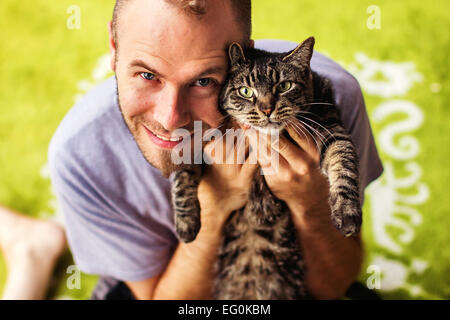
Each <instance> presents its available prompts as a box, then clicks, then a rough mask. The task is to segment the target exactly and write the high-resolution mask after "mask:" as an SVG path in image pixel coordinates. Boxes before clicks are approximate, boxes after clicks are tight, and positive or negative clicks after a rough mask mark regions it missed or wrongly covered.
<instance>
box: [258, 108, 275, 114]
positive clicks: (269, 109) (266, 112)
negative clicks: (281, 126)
mask: <svg viewBox="0 0 450 320" xmlns="http://www.w3.org/2000/svg"><path fill="white" fill-rule="evenodd" d="M259 110H261V111H262V112H263V113H264V114H265V115H266V116H270V114H271V113H272V111H273V108H272V107H263V108H260V109H259Z"/></svg>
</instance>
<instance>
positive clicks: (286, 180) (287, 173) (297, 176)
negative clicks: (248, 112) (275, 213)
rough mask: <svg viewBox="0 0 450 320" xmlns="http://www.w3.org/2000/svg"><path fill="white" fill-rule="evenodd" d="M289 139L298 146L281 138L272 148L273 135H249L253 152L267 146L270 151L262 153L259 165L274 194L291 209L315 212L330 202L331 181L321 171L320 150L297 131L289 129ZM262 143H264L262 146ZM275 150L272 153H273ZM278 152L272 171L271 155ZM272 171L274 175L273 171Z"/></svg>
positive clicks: (285, 138) (252, 132) (256, 133)
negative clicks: (320, 205)
mask: <svg viewBox="0 0 450 320" xmlns="http://www.w3.org/2000/svg"><path fill="white" fill-rule="evenodd" d="M287 131H288V134H289V136H290V137H291V138H292V139H293V140H294V141H295V142H296V144H297V145H295V144H294V143H292V142H291V141H289V139H288V138H287V137H285V136H284V135H280V137H279V139H278V145H273V146H271V139H270V137H269V136H266V135H263V136H261V137H259V138H258V135H261V133H258V132H255V131H254V130H252V131H250V132H249V133H248V136H249V138H250V144H251V145H252V147H253V149H254V150H256V148H257V147H259V148H261V147H266V148H267V150H262V151H266V152H259V154H258V156H259V159H258V162H259V164H260V165H261V168H262V170H263V173H266V172H268V173H267V174H265V180H266V182H267V184H268V186H269V188H270V190H271V191H272V192H273V194H274V195H275V196H276V197H277V198H278V199H281V200H283V201H285V202H286V203H287V204H288V206H290V205H291V204H295V206H296V207H297V208H303V210H302V211H303V212H306V211H308V212H311V211H313V210H312V209H313V208H315V207H316V206H317V205H318V204H323V203H328V201H327V199H328V181H327V178H326V177H325V176H324V175H323V174H322V173H321V172H320V169H319V157H320V154H319V150H318V149H317V147H316V144H315V141H314V140H313V139H312V138H311V136H307V135H306V134H303V135H302V136H300V135H299V134H298V132H297V129H296V128H294V127H287ZM258 139H259V141H264V142H265V145H264V144H263V145H262V146H261V145H258V144H257V143H258ZM269 148H272V150H269ZM274 152H278V157H279V162H278V167H277V168H275V171H274V172H273V169H274V168H271V167H270V165H271V161H270V156H272V155H273V153H274ZM269 168H270V170H271V171H270V172H269Z"/></svg>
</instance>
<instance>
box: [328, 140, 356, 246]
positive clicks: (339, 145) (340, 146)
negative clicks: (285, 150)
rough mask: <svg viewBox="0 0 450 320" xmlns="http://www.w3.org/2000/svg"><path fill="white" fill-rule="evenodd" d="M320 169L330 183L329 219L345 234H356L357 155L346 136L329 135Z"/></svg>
mask: <svg viewBox="0 0 450 320" xmlns="http://www.w3.org/2000/svg"><path fill="white" fill-rule="evenodd" d="M323 148H324V149H322V155H321V162H320V165H321V169H322V172H323V173H324V174H325V175H326V176H327V177H328V181H329V184H330V190H329V203H330V207H331V220H332V222H333V224H334V225H335V226H336V228H337V229H339V230H340V231H341V232H342V233H343V234H344V235H345V236H347V237H348V236H351V235H354V234H357V233H358V232H359V231H360V228H361V223H362V212H361V203H360V198H359V173H358V164H359V163H358V155H357V153H356V150H355V147H354V145H353V143H352V141H351V139H350V137H349V136H348V135H343V134H337V135H334V136H332V137H329V138H328V139H327V140H326V143H325V144H324V146H323Z"/></svg>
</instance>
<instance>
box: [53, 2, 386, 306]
mask: <svg viewBox="0 0 450 320" xmlns="http://www.w3.org/2000/svg"><path fill="white" fill-rule="evenodd" d="M205 4H206V6H204V5H205ZM249 37H250V1H242V0H223V1H182V0H178V1H175V0H130V1H118V3H117V4H116V8H115V14H114V18H113V23H112V24H110V51H111V67H112V69H113V70H114V71H115V74H116V79H109V80H108V81H106V82H105V83H103V84H102V85H100V86H99V87H98V88H96V89H94V90H93V91H92V92H91V93H89V94H88V95H87V96H85V97H84V98H83V99H82V100H81V101H80V102H79V103H78V104H77V105H76V106H75V107H74V108H73V109H72V110H71V111H70V112H69V113H68V114H67V116H66V118H65V119H64V120H63V122H62V123H61V125H60V127H59V128H58V130H57V132H56V134H55V136H54V138H53V139H52V143H51V146H50V149H49V164H50V170H51V177H52V181H53V184H54V187H55V189H56V193H57V196H58V198H59V200H60V202H61V206H62V209H63V212H64V213H65V217H66V223H67V233H68V239H69V244H70V246H71V248H72V251H73V253H74V258H75V261H76V263H77V264H78V265H79V266H80V268H81V270H83V271H85V272H87V273H94V274H100V275H102V276H105V277H108V278H103V279H106V280H101V282H100V285H99V287H98V288H97V290H96V292H95V293H94V297H95V298H105V297H108V296H109V297H111V291H110V286H108V284H111V285H112V284H113V283H117V280H119V281H122V282H123V283H125V284H126V286H123V284H122V288H125V289H127V288H129V289H131V292H132V294H133V296H134V297H136V298H138V299H209V298H211V287H212V281H213V278H214V271H213V264H214V261H215V258H216V252H217V249H218V246H219V245H220V231H221V227H222V225H223V223H224V221H225V220H226V218H227V217H228V215H229V214H230V213H231V212H232V211H233V210H235V209H237V208H239V207H241V206H242V205H243V203H244V202H245V201H246V196H247V192H248V187H249V184H250V179H251V176H252V174H253V172H254V170H255V167H256V166H255V165H248V164H243V165H212V166H209V167H208V169H207V171H206V172H205V174H204V176H203V178H202V180H201V183H200V186H199V201H200V205H201V223H202V228H201V230H200V232H199V234H198V236H197V238H196V239H195V241H193V242H192V243H189V244H185V243H179V242H178V241H177V238H176V234H175V231H174V226H173V217H172V215H173V213H172V210H171V206H170V199H169V198H170V195H169V189H170V181H169V180H168V179H166V178H165V177H167V176H168V175H169V174H170V172H172V171H173V170H174V169H176V166H174V165H173V164H172V162H171V161H170V150H171V148H173V146H174V145H175V144H176V143H177V141H170V138H172V133H173V132H174V131H175V130H176V129H180V128H183V129H187V130H189V131H190V132H192V130H193V121H195V120H200V121H202V123H203V127H204V128H205V129H206V128H209V127H217V126H218V125H219V124H220V123H221V120H222V118H221V116H220V114H219V113H218V111H217V100H218V94H219V91H220V85H221V84H222V83H223V81H224V80H225V76H226V70H227V61H228V59H227V54H226V49H227V48H228V46H229V44H231V43H232V42H239V43H241V45H243V46H246V45H251V44H252V42H251V41H250V39H249ZM256 47H259V48H264V49H268V50H273V51H275V50H278V51H287V50H288V48H290V49H292V48H293V46H292V44H291V43H285V42H257V43H256ZM312 68H313V69H314V70H315V71H317V72H320V73H323V74H324V75H326V76H328V77H329V78H331V80H332V82H333V85H334V87H335V90H336V95H337V102H338V104H339V108H340V109H341V111H342V113H343V118H344V125H345V126H346V127H347V128H348V129H349V130H350V132H351V134H352V136H353V138H354V139H355V143H356V145H357V148H358V153H359V156H360V157H361V163H362V170H361V171H362V174H361V175H362V177H361V184H362V190H363V189H364V187H365V186H366V185H367V184H368V183H369V182H370V181H372V180H374V179H375V178H377V177H378V176H379V175H380V173H381V170H382V169H381V164H380V161H379V159H378V155H377V152H376V149H375V146H374V142H373V138H372V135H371V132H370V126H369V123H368V119H367V115H366V112H365V109H364V102H363V98H362V95H361V91H360V89H359V86H358V84H357V82H356V81H355V80H354V79H353V78H352V77H351V76H350V75H349V74H347V73H346V72H345V71H344V70H342V69H341V68H340V67H339V66H337V65H336V64H335V63H333V62H332V61H331V60H329V59H327V58H325V57H323V56H321V55H318V54H317V53H316V54H315V55H314V57H313V61H312ZM116 86H117V92H116ZM119 107H120V109H119ZM119 110H120V111H119ZM120 112H121V113H120ZM293 138H294V139H295V140H296V142H297V143H298V146H297V145H294V144H292V143H290V142H289V141H287V140H286V139H282V140H281V141H280V149H281V151H280V166H279V173H278V174H276V175H270V176H266V181H267V183H268V185H269V187H270V188H271V190H272V192H273V193H274V194H275V195H276V196H277V197H278V198H280V199H282V200H284V201H285V202H286V203H287V204H288V206H289V207H290V209H291V211H292V216H293V220H294V223H295V225H296V228H297V230H298V233H299V237H300V241H301V244H302V250H303V254H304V257H305V261H306V264H307V268H308V273H307V276H306V280H307V286H308V288H309V290H310V292H311V293H312V295H313V296H315V297H316V298H328V299H330V298H331V299H332V298H338V297H341V296H342V295H343V294H344V293H345V291H346V289H347V288H348V287H349V285H350V284H351V283H352V282H353V281H354V280H355V279H356V277H357V275H358V273H359V271H360V267H361V260H362V249H361V242H360V239H359V237H354V238H344V237H343V236H342V235H341V234H340V233H339V232H338V231H337V230H336V229H335V228H334V226H332V224H331V222H330V218H329V216H330V212H329V210H330V209H329V207H328V204H327V188H328V187H327V182H326V180H325V178H324V177H323V176H322V175H321V174H320V173H319V170H318V169H317V168H318V154H317V152H316V151H314V150H313V149H311V148H309V147H308V145H309V144H308V141H306V140H304V138H300V137H298V136H295V135H293ZM115 288H117V286H116V287H115ZM125 291H126V290H125Z"/></svg>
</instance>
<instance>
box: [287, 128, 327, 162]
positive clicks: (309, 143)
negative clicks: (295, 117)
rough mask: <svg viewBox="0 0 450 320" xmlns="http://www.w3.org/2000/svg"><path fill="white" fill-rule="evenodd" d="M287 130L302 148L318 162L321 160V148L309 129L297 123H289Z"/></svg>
mask: <svg viewBox="0 0 450 320" xmlns="http://www.w3.org/2000/svg"><path fill="white" fill-rule="evenodd" d="M300 126H301V125H300ZM286 130H287V132H288V134H289V136H290V137H291V138H292V139H293V140H294V141H295V142H296V143H297V144H298V146H299V147H300V148H302V149H303V150H304V151H305V152H306V153H307V154H308V155H309V156H310V157H311V158H312V159H314V160H315V161H316V162H318V161H319V158H320V153H319V150H318V149H317V145H316V142H315V141H314V139H313V138H312V136H311V134H310V133H309V131H308V130H306V129H305V128H303V129H302V128H301V127H299V126H297V125H295V126H294V125H289V126H287V127H286Z"/></svg>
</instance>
